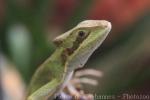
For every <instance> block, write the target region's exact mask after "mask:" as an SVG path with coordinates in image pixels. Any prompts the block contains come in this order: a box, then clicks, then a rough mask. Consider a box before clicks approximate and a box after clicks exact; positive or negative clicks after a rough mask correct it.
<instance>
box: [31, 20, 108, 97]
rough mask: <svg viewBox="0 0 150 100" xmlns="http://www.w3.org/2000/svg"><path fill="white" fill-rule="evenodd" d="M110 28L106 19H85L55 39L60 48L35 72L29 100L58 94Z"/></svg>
mask: <svg viewBox="0 0 150 100" xmlns="http://www.w3.org/2000/svg"><path fill="white" fill-rule="evenodd" d="M110 30H111V24H110V22H108V21H105V20H86V21H83V22H81V23H79V24H78V25H77V26H76V27H75V28H73V29H71V30H69V31H68V32H66V33H64V34H62V35H60V36H58V37H56V38H55V40H54V43H55V44H56V46H57V48H56V50H55V52H54V53H53V54H52V56H51V57H49V58H48V59H47V60H46V61H45V62H44V63H43V64H42V65H41V66H40V67H39V68H38V69H37V71H36V72H35V74H34V75H33V79H32V81H31V85H30V88H29V89H30V90H29V94H28V100H47V99H48V98H53V97H54V95H56V94H57V93H59V92H60V91H61V90H63V88H64V87H65V85H66V84H67V82H68V81H69V80H70V78H71V76H72V74H73V72H74V70H75V69H78V68H81V67H83V66H84V64H85V63H86V62H87V60H88V58H89V57H90V56H91V54H92V53H93V52H94V51H95V50H96V49H97V48H98V47H99V46H100V44H101V43H102V42H103V41H104V39H105V38H106V36H107V35H108V33H109V32H110Z"/></svg>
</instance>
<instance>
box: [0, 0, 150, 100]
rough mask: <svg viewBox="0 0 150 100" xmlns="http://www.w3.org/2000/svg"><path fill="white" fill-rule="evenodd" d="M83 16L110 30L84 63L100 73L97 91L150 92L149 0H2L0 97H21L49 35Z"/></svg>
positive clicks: (49, 46)
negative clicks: (106, 24)
mask: <svg viewBox="0 0 150 100" xmlns="http://www.w3.org/2000/svg"><path fill="white" fill-rule="evenodd" d="M86 19H97V20H102V19H103V20H108V21H110V22H111V23H112V31H111V33H110V34H109V36H108V37H107V39H106V40H105V42H104V43H103V44H102V46H101V47H100V48H99V49H98V50H96V52H95V53H94V54H93V55H92V57H91V58H90V59H89V61H88V63H87V64H86V67H85V68H94V69H98V70H100V71H101V72H102V73H103V76H102V77H101V78H99V79H97V80H99V85H98V86H97V87H96V88H95V87H90V88H89V87H87V88H86V89H87V91H90V92H93V93H96V94H97V95H98V94H99V95H101V94H103V95H112V94H113V95H119V94H122V93H129V94H132V93H136V94H145V95H148V94H149V95H150V86H149V84H150V0H0V100H23V98H24V95H25V91H26V89H27V86H28V84H29V82H30V80H31V77H32V75H33V73H34V72H35V70H36V69H37V67H38V66H39V65H40V64H41V63H42V62H43V61H44V60H45V59H46V58H48V57H49V56H50V55H51V54H52V53H53V51H54V50H55V46H54V45H53V43H52V40H53V39H54V38H55V37H56V36H58V35H60V34H62V33H64V32H65V31H67V30H68V29H70V28H73V27H74V26H75V25H76V24H78V23H79V22H81V21H83V20H86Z"/></svg>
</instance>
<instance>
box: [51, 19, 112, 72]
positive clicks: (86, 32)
mask: <svg viewBox="0 0 150 100" xmlns="http://www.w3.org/2000/svg"><path fill="white" fill-rule="evenodd" d="M110 30H111V23H110V22H108V21H105V20H86V21H83V22H81V23H79V24H78V25H77V26H76V27H75V28H73V29H71V30H69V31H68V32H66V33H64V34H63V35H60V36H58V37H56V39H55V40H54V42H55V44H56V45H57V46H58V47H63V48H64V50H65V53H67V54H66V55H67V62H66V64H67V65H68V67H71V68H72V69H76V68H81V67H83V66H84V64H85V63H86V62H87V60H88V58H89V57H90V56H91V54H92V53H93V52H94V51H95V50H96V49H97V48H98V47H99V46H100V45H101V43H102V42H103V41H104V39H105V38H106V36H107V35H108V33H109V32H110Z"/></svg>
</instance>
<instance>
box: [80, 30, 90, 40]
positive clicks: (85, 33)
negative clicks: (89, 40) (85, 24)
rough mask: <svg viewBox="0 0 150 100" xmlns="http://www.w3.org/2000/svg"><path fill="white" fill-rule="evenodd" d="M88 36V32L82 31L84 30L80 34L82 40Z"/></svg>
mask: <svg viewBox="0 0 150 100" xmlns="http://www.w3.org/2000/svg"><path fill="white" fill-rule="evenodd" d="M87 34H88V33H87V32H86V31H82V30H81V31H79V32H78V36H79V37H80V38H84V37H86V36H87Z"/></svg>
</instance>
